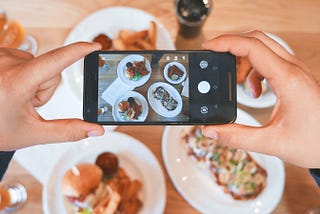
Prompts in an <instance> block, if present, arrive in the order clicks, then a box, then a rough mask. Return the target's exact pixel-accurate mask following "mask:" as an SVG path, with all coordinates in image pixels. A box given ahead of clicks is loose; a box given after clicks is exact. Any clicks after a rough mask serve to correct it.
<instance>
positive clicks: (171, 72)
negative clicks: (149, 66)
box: [168, 65, 184, 80]
mask: <svg viewBox="0 0 320 214" xmlns="http://www.w3.org/2000/svg"><path fill="white" fill-rule="evenodd" d="M183 74H184V73H183V71H182V70H181V69H180V68H178V67H177V66H176V65H172V66H170V67H169V69H168V77H169V78H170V79H172V80H178V79H179V78H180V77H182V76H183Z"/></svg>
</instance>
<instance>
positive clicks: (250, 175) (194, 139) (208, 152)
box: [181, 126, 267, 200]
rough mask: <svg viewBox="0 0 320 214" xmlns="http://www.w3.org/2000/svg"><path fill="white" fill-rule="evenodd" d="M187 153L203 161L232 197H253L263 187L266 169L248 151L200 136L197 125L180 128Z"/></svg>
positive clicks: (236, 198)
mask: <svg viewBox="0 0 320 214" xmlns="http://www.w3.org/2000/svg"><path fill="white" fill-rule="evenodd" d="M181 139H182V142H184V143H185V144H186V145H187V148H188V154H189V155H191V156H193V157H195V158H196V159H197V161H199V162H200V163H203V164H204V165H205V166H206V167H207V169H208V170H209V171H210V174H211V175H212V177H213V178H214V179H215V181H216V183H217V184H218V185H220V186H221V187H222V189H223V190H224V192H226V193H228V194H230V195H231V196H232V198H233V199H235V200H249V199H254V198H256V197H257V196H258V195H259V194H260V193H261V192H262V191H263V190H264V188H265V186H266V180H267V172H266V170H265V169H263V168H262V167H261V166H260V165H259V164H258V163H257V162H256V161H255V160H254V159H253V158H252V157H251V155H250V154H249V153H247V152H245V151H243V150H239V149H231V148H228V147H225V146H222V145H217V144H216V142H215V141H214V140H213V139H209V138H206V137H204V136H203V135H202V132H201V127H200V126H192V127H188V128H185V129H183V130H182V132H181Z"/></svg>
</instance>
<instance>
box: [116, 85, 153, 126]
mask: <svg viewBox="0 0 320 214" xmlns="http://www.w3.org/2000/svg"><path fill="white" fill-rule="evenodd" d="M129 97H133V98H134V99H135V100H136V102H137V103H138V104H139V105H141V106H142V113H141V115H140V116H139V117H138V119H137V120H124V119H122V118H121V116H120V112H119V111H118V104H119V103H120V102H121V101H127V99H128V98H129ZM148 112H149V107H148V103H147V100H146V98H144V96H142V95H141V94H139V93H138V92H136V91H127V92H125V93H124V94H122V95H120V96H119V97H118V98H117V99H116V101H115V103H114V105H113V107H112V116H113V119H114V120H115V121H125V122H143V121H145V120H146V118H147V116H148Z"/></svg>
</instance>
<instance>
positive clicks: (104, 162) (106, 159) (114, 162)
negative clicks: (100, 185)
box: [96, 152, 119, 176]
mask: <svg viewBox="0 0 320 214" xmlns="http://www.w3.org/2000/svg"><path fill="white" fill-rule="evenodd" d="M96 165H98V166H99V167H100V168H101V169H102V171H103V174H104V175H105V176H112V175H113V174H115V173H116V172H117V171H118V169H119V160H118V157H117V156H116V155H115V154H113V153H111V152H104V153H101V154H100V155H99V156H98V157H97V159H96Z"/></svg>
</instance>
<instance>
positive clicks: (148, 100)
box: [97, 53, 189, 122]
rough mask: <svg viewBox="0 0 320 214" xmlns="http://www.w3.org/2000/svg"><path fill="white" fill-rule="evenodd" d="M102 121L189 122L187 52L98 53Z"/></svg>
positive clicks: (99, 113)
mask: <svg viewBox="0 0 320 214" xmlns="http://www.w3.org/2000/svg"><path fill="white" fill-rule="evenodd" d="M98 63H99V69H98V72H99V75H98V109H97V110H98V118H97V120H98V121H100V122H104V121H107V122H112V121H117V122H144V121H148V122H188V121H189V57H188V55H187V54H180V53H179V54H164V53H154V54H99V60H98Z"/></svg>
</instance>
